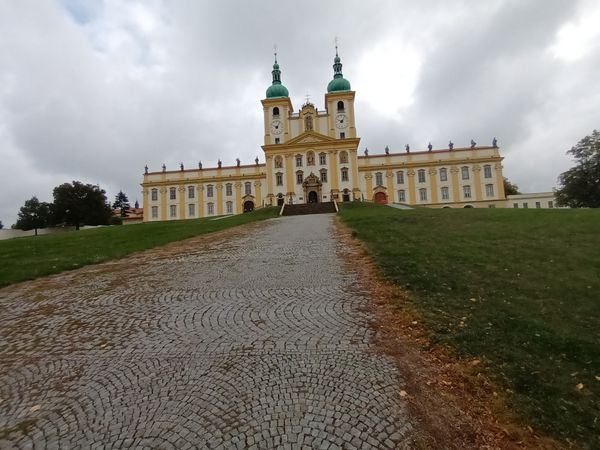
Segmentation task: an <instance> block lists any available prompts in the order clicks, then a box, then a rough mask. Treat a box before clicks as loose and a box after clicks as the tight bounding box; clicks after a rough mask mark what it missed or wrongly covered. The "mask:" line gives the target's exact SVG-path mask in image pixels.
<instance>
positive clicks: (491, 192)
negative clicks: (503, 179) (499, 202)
mask: <svg viewBox="0 0 600 450" xmlns="http://www.w3.org/2000/svg"><path fill="white" fill-rule="evenodd" d="M485 195H486V196H487V197H493V196H494V185H493V184H486V185H485Z"/></svg>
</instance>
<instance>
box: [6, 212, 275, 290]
mask: <svg viewBox="0 0 600 450" xmlns="http://www.w3.org/2000/svg"><path fill="white" fill-rule="evenodd" d="M278 212H279V208H265V209H259V210H257V211H254V212H252V213H248V214H239V215H236V216H230V217H225V218H222V219H218V220H211V219H193V220H178V221H168V222H152V223H143V224H136V225H125V226H116V227H106V228H98V229H93V230H81V231H74V232H69V233H57V234H50V235H43V236H31V237H25V238H17V239H9V240H6V241H0V261H2V263H1V264H0V286H6V285H8V284H11V283H16V282H19V281H24V280H31V279H34V278H38V277H42V276H46V275H50V274H54V273H59V272H63V271H65V270H69V269H74V268H77V267H81V266H85V265H88V264H95V263H99V262H102V261H107V260H109V259H115V258H121V257H123V256H125V255H128V254H130V253H133V252H137V251H140V250H146V249H149V248H153V247H157V246H160V245H164V244H167V243H169V242H173V241H180V240H182V239H187V238H190V237H194V236H198V235H201V234H206V233H212V232H214V231H220V230H224V229H226V228H231V227H234V226H237V225H243V224H245V223H249V222H254V221H257V220H264V219H269V218H272V217H277V214H278Z"/></svg>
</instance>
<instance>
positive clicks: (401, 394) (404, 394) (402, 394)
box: [400, 390, 408, 397]
mask: <svg viewBox="0 0 600 450" xmlns="http://www.w3.org/2000/svg"><path fill="white" fill-rule="evenodd" d="M407 395H408V394H407V393H406V391H405V390H401V391H400V397H406V396H407Z"/></svg>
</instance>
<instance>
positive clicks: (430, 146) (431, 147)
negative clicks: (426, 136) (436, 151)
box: [427, 142, 433, 151]
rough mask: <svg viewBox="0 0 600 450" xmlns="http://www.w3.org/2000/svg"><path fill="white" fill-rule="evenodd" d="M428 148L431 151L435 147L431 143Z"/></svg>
mask: <svg viewBox="0 0 600 450" xmlns="http://www.w3.org/2000/svg"><path fill="white" fill-rule="evenodd" d="M427 148H428V149H429V151H431V150H432V149H433V145H431V142H430V143H429V144H428V145H427Z"/></svg>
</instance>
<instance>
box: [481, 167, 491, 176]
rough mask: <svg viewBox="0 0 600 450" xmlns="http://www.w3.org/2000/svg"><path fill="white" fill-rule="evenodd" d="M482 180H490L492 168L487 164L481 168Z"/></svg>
mask: <svg viewBox="0 0 600 450" xmlns="http://www.w3.org/2000/svg"><path fill="white" fill-rule="evenodd" d="M483 178H492V166H490V165H489V164H486V165H485V166H483Z"/></svg>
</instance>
